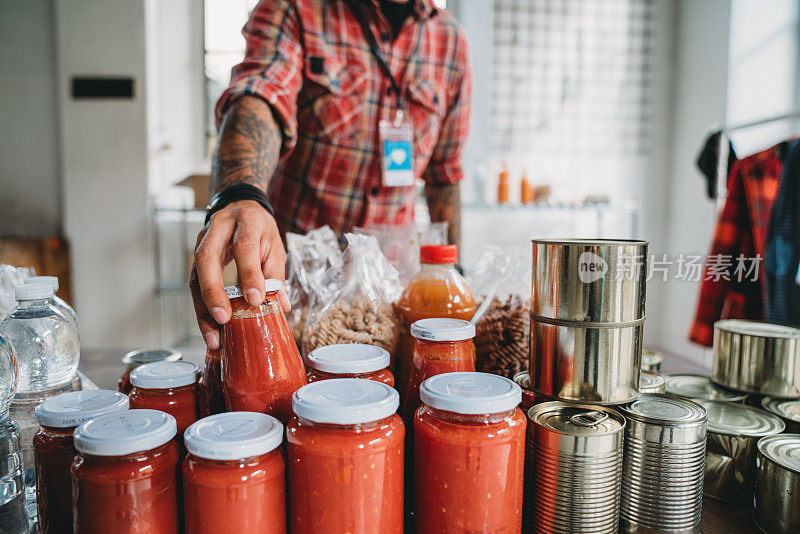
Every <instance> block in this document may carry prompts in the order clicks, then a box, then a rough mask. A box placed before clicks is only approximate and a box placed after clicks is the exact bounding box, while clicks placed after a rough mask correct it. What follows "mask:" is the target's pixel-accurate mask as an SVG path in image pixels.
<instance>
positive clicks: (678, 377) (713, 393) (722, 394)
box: [664, 374, 747, 404]
mask: <svg viewBox="0 0 800 534" xmlns="http://www.w3.org/2000/svg"><path fill="white" fill-rule="evenodd" d="M664 380H665V381H666V391H667V393H669V394H670V395H677V396H679V397H684V398H687V399H695V400H719V401H725V402H737V403H742V404H743V403H744V401H745V400H746V399H747V394H746V393H739V392H737V391H731V390H729V389H727V388H724V387H722V386H718V385H717V384H715V383H714V382H712V381H711V377H708V376H703V375H685V374H674V375H667V376H665V377H664Z"/></svg>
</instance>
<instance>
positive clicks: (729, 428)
mask: <svg viewBox="0 0 800 534" xmlns="http://www.w3.org/2000/svg"><path fill="white" fill-rule="evenodd" d="M697 402H698V404H700V405H701V406H702V407H703V408H705V409H706V411H707V412H708V431H709V432H713V433H714V434H720V435H723V436H736V437H759V436H771V435H772V434H779V433H781V432H783V429H784V428H785V425H784V423H783V421H781V420H780V418H778V417H776V416H774V415H771V414H769V413H767V412H765V411H764V410H759V409H758V408H751V407H750V406H745V405H743V404H731V403H729V402H721V401H709V400H698V401H697Z"/></svg>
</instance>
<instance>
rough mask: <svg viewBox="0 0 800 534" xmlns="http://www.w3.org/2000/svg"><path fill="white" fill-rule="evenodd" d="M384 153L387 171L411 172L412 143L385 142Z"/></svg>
mask: <svg viewBox="0 0 800 534" xmlns="http://www.w3.org/2000/svg"><path fill="white" fill-rule="evenodd" d="M383 153H384V154H386V166H385V168H386V170H387V171H410V170H411V143H409V142H408V141H384V142H383Z"/></svg>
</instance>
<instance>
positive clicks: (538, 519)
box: [523, 401, 625, 534]
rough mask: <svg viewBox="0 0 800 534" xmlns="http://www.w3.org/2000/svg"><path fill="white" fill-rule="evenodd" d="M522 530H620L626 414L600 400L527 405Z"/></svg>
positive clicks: (610, 531) (540, 531)
mask: <svg viewBox="0 0 800 534" xmlns="http://www.w3.org/2000/svg"><path fill="white" fill-rule="evenodd" d="M528 419H529V424H528V430H527V432H528V438H527V446H526V473H528V474H530V475H531V476H529V477H526V483H527V488H526V492H525V501H524V511H525V519H524V521H523V531H524V532H536V533H573V532H582V533H583V532H585V533H608V534H611V533H616V532H617V529H618V527H619V496H620V493H619V492H620V484H621V472H622V454H623V443H624V432H625V419H624V418H623V417H622V416H621V415H620V414H619V413H617V412H616V411H614V410H612V409H610V408H604V407H601V406H590V405H583V404H567V403H563V402H558V401H555V402H545V403H542V404H537V405H536V406H534V407H533V408H531V409H530V410H528Z"/></svg>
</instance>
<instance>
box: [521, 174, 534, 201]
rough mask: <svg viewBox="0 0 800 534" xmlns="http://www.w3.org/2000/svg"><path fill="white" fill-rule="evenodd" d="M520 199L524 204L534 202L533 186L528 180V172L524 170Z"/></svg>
mask: <svg viewBox="0 0 800 534" xmlns="http://www.w3.org/2000/svg"><path fill="white" fill-rule="evenodd" d="M519 200H520V202H521V203H522V204H530V203H531V202H533V187H532V186H531V183H530V182H529V181H528V172H527V171H522V180H521V181H520V189H519Z"/></svg>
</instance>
